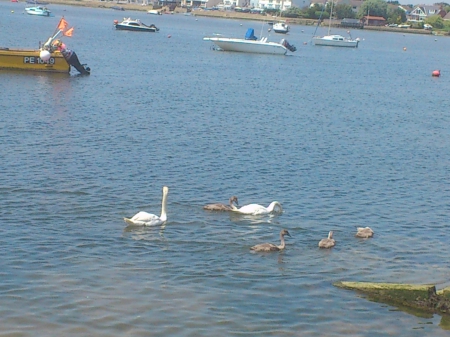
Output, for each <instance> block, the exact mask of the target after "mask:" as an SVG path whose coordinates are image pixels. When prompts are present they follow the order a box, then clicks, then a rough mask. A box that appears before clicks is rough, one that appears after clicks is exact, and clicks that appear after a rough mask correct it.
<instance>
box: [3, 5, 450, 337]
mask: <svg viewBox="0 0 450 337" xmlns="http://www.w3.org/2000/svg"><path fill="white" fill-rule="evenodd" d="M23 7H24V4H23V3H10V2H3V3H2V5H1V13H0V18H1V22H2V29H1V33H0V36H1V43H0V45H2V46H7V47H37V45H38V41H45V40H46V39H47V38H48V36H49V35H50V34H51V33H52V32H53V31H54V29H55V27H56V24H57V23H58V20H59V18H60V17H61V16H62V15H64V17H65V18H66V20H67V21H68V22H69V24H70V25H71V26H74V27H75V33H74V36H73V37H72V38H70V39H69V38H66V39H65V42H66V43H67V44H68V45H69V47H72V48H73V49H74V50H75V51H76V52H77V54H78V56H79V58H80V61H81V62H82V63H88V65H89V66H90V67H91V69H92V74H91V76H89V77H79V76H76V74H75V71H73V72H72V75H71V76H66V75H49V74H29V73H22V72H11V71H2V72H1V76H0V89H1V92H2V96H1V97H2V99H1V102H0V144H1V164H0V165H1V170H0V200H1V208H0V214H1V218H0V254H1V257H2V258H1V259H0V296H1V297H0V298H1V302H0V303H1V304H0V336H36V335H40V336H113V335H115V336H118V335H125V336H149V335H151V336H169V335H176V336H230V335H232V336H255V335H272V336H318V335H319V336H325V335H327V336H349V335H350V336H387V335H391V336H424V335H427V336H445V335H448V331H445V330H444V329H443V328H442V327H441V326H440V324H441V325H442V324H445V321H442V322H441V317H440V316H427V317H418V316H415V315H412V314H409V313H406V312H402V311H398V310H397V309H396V308H395V307H391V306H388V305H385V304H381V303H375V302H370V301H368V300H367V299H365V298H364V297H361V296H359V295H358V294H356V293H354V292H351V291H346V290H342V289H338V288H335V287H334V286H333V285H332V284H333V282H336V281H342V280H349V281H373V282H406V283H433V284H436V285H437V287H438V288H442V287H444V286H447V285H449V283H450V269H449V261H448V249H447V247H448V242H449V234H448V230H447V225H448V212H449V210H450V207H449V200H450V189H449V164H450V150H449V149H450V134H449V130H450V117H449V116H450V112H449V108H448V107H449V105H450V104H449V94H448V92H449V91H448V88H449V85H450V75H449V74H450V65H449V61H448V60H449V59H448V51H449V48H450V39H448V38H443V37H437V38H436V37H434V36H418V35H407V34H406V35H403V34H399V33H397V34H396V33H376V32H370V31H352V34H353V37H360V38H361V40H362V41H361V43H360V47H359V48H358V49H336V48H326V47H315V46H312V45H310V44H308V42H309V40H310V39H311V35H312V33H313V31H314V29H315V27H303V26H293V27H291V28H292V29H291V33H290V34H289V35H288V36H286V38H287V39H288V41H289V42H290V43H291V44H294V45H296V46H297V48H298V50H297V52H296V53H294V54H293V55H292V56H285V57H279V56H272V55H250V54H240V53H226V52H217V51H213V50H211V49H210V46H211V45H210V44H209V42H205V41H202V37H203V36H205V35H208V34H212V33H222V34H226V35H231V36H244V34H245V31H246V29H247V28H249V27H252V28H255V31H256V35H261V31H263V32H266V31H267V26H266V28H264V29H263V30H262V29H261V24H260V23H258V22H245V21H242V22H241V21H236V20H212V19H207V18H201V17H198V18H196V17H194V16H184V15H163V16H150V15H146V14H145V13H143V12H128V11H127V12H116V11H113V10H106V9H88V8H71V7H65V6H54V5H53V6H49V7H50V9H51V10H52V11H53V13H54V14H55V17H52V18H42V17H32V16H29V15H26V14H23V13H22V12H23ZM11 10H14V13H11ZM123 16H127V17H128V16H131V17H133V18H135V17H136V18H140V19H141V20H142V21H143V22H144V23H147V24H150V23H155V24H156V25H157V26H158V27H159V28H160V32H159V33H157V34H152V33H135V32H118V31H115V30H114V29H113V26H112V23H113V20H114V19H119V20H120V19H122V18H123ZM241 24H242V25H241ZM337 32H339V31H337ZM341 33H345V32H341ZM169 35H170V38H169ZM281 37H282V36H280V35H273V34H272V35H271V36H270V38H271V39H272V40H279V39H281ZM304 43H306V44H304ZM404 48H406V51H405V50H404ZM435 69H440V70H441V72H442V76H441V77H440V78H432V77H431V72H432V71H433V70H435ZM163 185H167V186H169V188H170V192H169V197H168V218H169V219H168V221H167V224H166V225H165V226H163V227H156V228H126V226H125V223H124V222H123V220H122V218H123V217H130V216H132V215H133V214H135V213H136V212H138V211H140V210H145V211H148V212H151V213H156V214H159V212H160V208H161V188H162V186H163ZM231 195H237V196H238V197H239V201H240V204H241V205H244V204H248V203H260V204H263V205H266V206H267V205H268V204H269V203H270V202H271V201H273V200H277V201H279V202H280V203H281V204H282V205H283V208H284V213H283V214H282V215H279V216H275V217H261V218H254V217H239V216H236V215H234V216H233V215H230V214H227V213H220V214H216V213H211V212H205V211H204V210H203V209H202V206H203V205H204V204H207V203H211V202H227V200H228V198H229V197H230V196H231ZM356 226H370V227H371V228H373V229H374V231H375V237H374V238H372V239H368V240H361V239H357V238H355V237H354V234H355V227H356ZM282 228H286V229H288V230H289V231H290V233H291V235H292V238H288V240H287V248H286V250H285V251H283V252H280V253H271V254H258V253H257V254H255V253H251V252H250V250H249V248H250V247H251V246H252V245H254V244H257V243H262V242H274V243H278V242H279V238H278V233H279V232H280V229H282ZM330 230H333V231H334V236H335V239H336V241H337V244H336V247H334V248H333V249H331V250H320V249H319V248H318V247H317V244H318V242H319V240H320V239H322V238H324V237H326V235H327V233H328V231H330ZM447 326H448V323H447Z"/></svg>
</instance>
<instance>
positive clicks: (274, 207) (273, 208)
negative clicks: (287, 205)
mask: <svg viewBox="0 0 450 337" xmlns="http://www.w3.org/2000/svg"><path fill="white" fill-rule="evenodd" d="M232 208H233V209H232V211H233V212H236V213H240V214H247V215H264V214H270V213H277V212H279V213H281V212H283V208H282V207H281V204H280V203H279V202H278V201H272V202H271V203H270V205H269V206H268V207H264V206H261V205H258V204H250V205H245V206H242V207H241V208H237V207H236V206H234V205H232Z"/></svg>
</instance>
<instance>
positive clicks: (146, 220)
mask: <svg viewBox="0 0 450 337" xmlns="http://www.w3.org/2000/svg"><path fill="white" fill-rule="evenodd" d="M162 191H163V195H162V206H161V215H160V216H157V215H155V214H150V213H147V212H139V213H137V214H136V215H134V216H133V217H132V218H131V219H128V218H123V220H125V222H126V223H127V224H128V225H134V226H159V225H161V224H163V223H164V222H166V221H167V214H166V205H167V194H168V193H169V188H168V187H167V186H164V187H163V190H162Z"/></svg>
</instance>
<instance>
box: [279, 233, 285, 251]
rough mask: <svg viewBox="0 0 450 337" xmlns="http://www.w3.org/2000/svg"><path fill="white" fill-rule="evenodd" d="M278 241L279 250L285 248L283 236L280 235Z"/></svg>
mask: <svg viewBox="0 0 450 337" xmlns="http://www.w3.org/2000/svg"><path fill="white" fill-rule="evenodd" d="M280 241H281V244H280V245H279V246H278V248H279V249H284V247H286V243H285V242H284V235H283V234H281V233H280Z"/></svg>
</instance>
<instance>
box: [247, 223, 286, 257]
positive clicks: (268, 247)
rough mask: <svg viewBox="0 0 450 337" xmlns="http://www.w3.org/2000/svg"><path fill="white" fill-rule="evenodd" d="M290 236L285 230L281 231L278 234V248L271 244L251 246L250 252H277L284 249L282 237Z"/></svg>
mask: <svg viewBox="0 0 450 337" xmlns="http://www.w3.org/2000/svg"><path fill="white" fill-rule="evenodd" d="M285 235H287V236H291V235H290V234H289V232H288V230H287V229H282V230H281V232H280V241H281V244H280V245H279V246H277V245H274V244H273V243H261V244H259V245H256V246H253V247H251V248H250V250H254V251H255V252H277V251H280V250H283V249H284V247H286V244H285V242H284V236H285Z"/></svg>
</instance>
